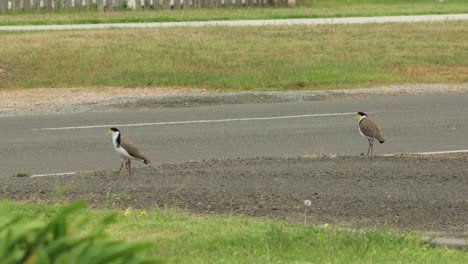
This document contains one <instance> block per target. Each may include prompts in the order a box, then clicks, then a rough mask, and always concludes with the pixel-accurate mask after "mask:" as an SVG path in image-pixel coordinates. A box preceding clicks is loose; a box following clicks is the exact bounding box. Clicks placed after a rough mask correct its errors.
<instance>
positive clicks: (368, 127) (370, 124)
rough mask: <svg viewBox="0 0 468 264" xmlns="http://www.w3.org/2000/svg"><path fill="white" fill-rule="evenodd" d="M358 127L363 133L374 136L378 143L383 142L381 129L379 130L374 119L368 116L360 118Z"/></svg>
mask: <svg viewBox="0 0 468 264" xmlns="http://www.w3.org/2000/svg"><path fill="white" fill-rule="evenodd" d="M359 128H360V129H361V132H362V133H363V134H364V135H366V136H368V137H371V138H375V139H377V140H378V141H379V142H380V143H384V142H385V138H384V136H383V133H382V130H380V126H379V124H378V123H377V121H375V120H374V119H372V118H370V117H366V118H364V119H362V121H361V123H359Z"/></svg>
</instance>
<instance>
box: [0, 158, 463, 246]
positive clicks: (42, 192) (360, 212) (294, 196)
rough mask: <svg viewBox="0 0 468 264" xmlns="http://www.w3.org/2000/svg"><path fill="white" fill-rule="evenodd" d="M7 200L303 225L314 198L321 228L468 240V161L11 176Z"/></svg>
mask: <svg viewBox="0 0 468 264" xmlns="http://www.w3.org/2000/svg"><path fill="white" fill-rule="evenodd" d="M117 165H118V164H117ZM116 168H117V167H116ZM0 197H1V198H9V199H14V200H21V201H28V202H31V201H32V202H38V203H56V202H60V203H61V202H68V201H72V200H76V199H86V200H88V201H89V203H90V206H91V207H93V208H114V209H115V208H118V209H122V208H127V207H134V208H151V207H155V206H158V207H166V206H169V207H177V208H180V209H182V210H187V211H189V212H191V213H196V214H230V213H234V214H242V215H249V216H256V217H267V218H275V219H283V220H286V221H303V220H304V219H303V218H304V209H305V208H304V200H306V199H308V200H310V201H311V206H310V207H309V208H308V209H309V210H310V212H309V213H308V222H309V223H313V224H324V223H329V224H330V225H332V226H340V227H344V228H353V229H359V228H380V229H382V228H384V229H385V228H389V229H396V230H400V231H416V232H421V233H423V234H424V235H429V236H431V235H434V236H439V237H451V238H465V239H466V238H468V156H466V155H457V156H450V157H448V156H422V157H421V156H399V157H370V158H368V157H358V156H356V157H292V158H253V159H241V158H239V159H233V160H208V161H200V162H185V163H177V164H162V165H156V166H154V167H140V168H138V169H136V170H135V171H134V174H133V175H132V178H131V179H127V178H126V177H123V175H121V176H120V177H117V175H115V172H110V171H98V172H86V173H81V174H77V175H64V176H50V177H35V178H18V177H10V178H7V179H5V180H4V181H3V183H2V188H0Z"/></svg>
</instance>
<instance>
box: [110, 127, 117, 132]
mask: <svg viewBox="0 0 468 264" xmlns="http://www.w3.org/2000/svg"><path fill="white" fill-rule="evenodd" d="M110 130H112V131H114V132H119V130H118V129H117V128H115V127H111V129H110Z"/></svg>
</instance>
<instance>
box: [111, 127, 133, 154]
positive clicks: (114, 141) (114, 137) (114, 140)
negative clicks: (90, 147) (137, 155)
mask: <svg viewBox="0 0 468 264" xmlns="http://www.w3.org/2000/svg"><path fill="white" fill-rule="evenodd" d="M118 136H119V134H118V133H113V135H112V145H113V146H114V149H115V151H116V152H117V153H118V154H119V155H120V157H122V158H125V159H131V158H132V157H131V156H130V155H129V154H128V152H127V151H126V150H125V149H124V148H122V146H118V145H117V137H118Z"/></svg>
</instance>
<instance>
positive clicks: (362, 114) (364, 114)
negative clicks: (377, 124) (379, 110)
mask: <svg viewBox="0 0 468 264" xmlns="http://www.w3.org/2000/svg"><path fill="white" fill-rule="evenodd" d="M357 114H358V115H360V116H367V114H366V113H364V112H358V113H357Z"/></svg>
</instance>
